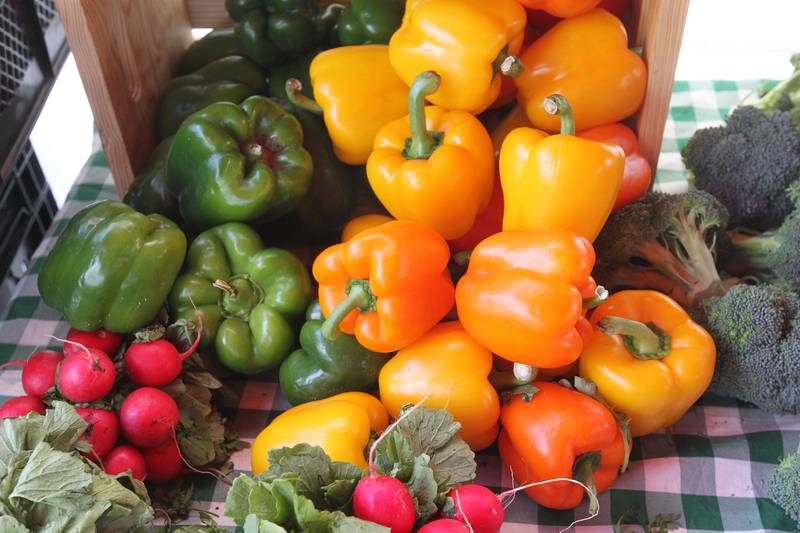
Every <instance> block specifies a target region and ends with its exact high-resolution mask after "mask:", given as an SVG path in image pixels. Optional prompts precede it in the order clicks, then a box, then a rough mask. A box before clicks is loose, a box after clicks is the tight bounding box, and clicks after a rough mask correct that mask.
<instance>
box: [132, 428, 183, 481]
mask: <svg viewBox="0 0 800 533" xmlns="http://www.w3.org/2000/svg"><path fill="white" fill-rule="evenodd" d="M142 455H143V456H144V464H145V467H146V468H147V481H151V482H153V483H166V482H167V481H172V480H173V479H175V478H177V477H178V476H180V475H181V472H183V459H182V458H181V452H180V450H179V449H178V443H177V441H176V440H175V439H169V440H167V441H165V442H164V443H163V444H160V445H159V446H157V447H155V448H149V449H145V450H142Z"/></svg>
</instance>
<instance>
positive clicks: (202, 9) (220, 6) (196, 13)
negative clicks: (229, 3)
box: [186, 0, 232, 28]
mask: <svg viewBox="0 0 800 533" xmlns="http://www.w3.org/2000/svg"><path fill="white" fill-rule="evenodd" d="M186 8H187V9H188V11H189V21H190V22H191V23H192V27H194V28H218V27H220V26H227V25H229V24H231V23H232V21H231V19H230V18H229V17H228V12H227V11H225V0H186Z"/></svg>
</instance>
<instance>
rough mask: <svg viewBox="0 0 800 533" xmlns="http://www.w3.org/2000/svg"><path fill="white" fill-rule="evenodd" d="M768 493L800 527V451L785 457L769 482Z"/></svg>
mask: <svg viewBox="0 0 800 533" xmlns="http://www.w3.org/2000/svg"><path fill="white" fill-rule="evenodd" d="M767 492H768V493H769V497H770V498H772V499H773V500H774V501H775V503H777V504H778V505H779V506H780V507H781V508H782V509H783V510H784V511H785V512H786V515H787V516H789V517H791V518H792V519H793V520H794V521H795V522H798V525H800V449H798V450H797V452H796V453H792V454H789V456H787V457H784V458H783V459H782V460H781V462H780V464H778V468H776V469H775V470H773V471H772V474H771V475H770V477H769V479H768V480H767Z"/></svg>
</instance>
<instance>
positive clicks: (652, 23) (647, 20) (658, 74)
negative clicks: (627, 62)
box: [632, 0, 689, 169]
mask: <svg viewBox="0 0 800 533" xmlns="http://www.w3.org/2000/svg"><path fill="white" fill-rule="evenodd" d="M688 10H689V0H637V1H636V2H635V4H634V16H633V27H632V37H633V43H634V44H635V45H636V46H641V47H642V53H643V57H644V60H645V62H646V63H647V71H648V79H647V93H646V95H645V97H644V103H643V104H642V107H641V109H639V113H638V114H637V116H636V131H637V132H638V136H639V143H640V144H641V147H642V153H643V154H644V156H645V157H646V158H647V159H648V160H649V161H650V163H651V164H652V165H653V168H654V169H655V168H656V166H657V164H658V156H659V154H660V152H661V140H662V139H663V137H664V125H665V123H666V120H667V116H668V114H669V100H670V97H671V96H672V86H673V83H674V80H675V66H676V65H677V63H678V54H679V53H680V50H681V41H682V40H683V28H684V25H685V23H686V13H687V11H688Z"/></svg>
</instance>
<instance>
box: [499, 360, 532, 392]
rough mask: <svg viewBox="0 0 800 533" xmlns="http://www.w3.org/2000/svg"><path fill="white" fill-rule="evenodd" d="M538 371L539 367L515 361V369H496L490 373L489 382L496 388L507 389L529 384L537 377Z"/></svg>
mask: <svg viewBox="0 0 800 533" xmlns="http://www.w3.org/2000/svg"><path fill="white" fill-rule="evenodd" d="M537 373H538V369H536V368H534V367H532V366H529V365H523V364H520V363H514V370H513V371H511V372H508V371H501V370H496V371H494V372H492V373H491V374H489V382H490V383H491V384H492V386H494V388H495V389H497V390H499V391H505V390H509V389H514V388H516V387H520V386H522V385H528V384H529V383H530V382H532V381H533V380H534V379H536V374H537Z"/></svg>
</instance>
